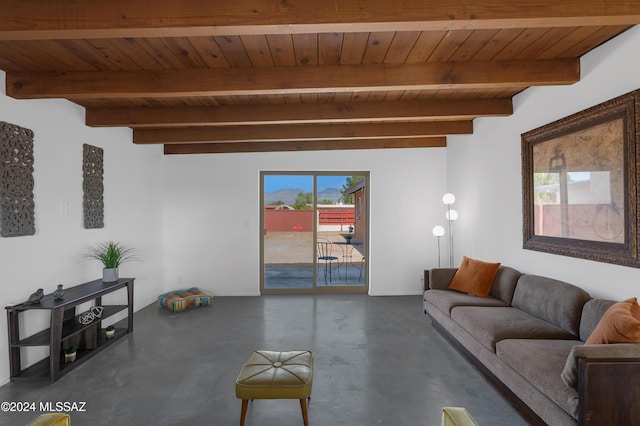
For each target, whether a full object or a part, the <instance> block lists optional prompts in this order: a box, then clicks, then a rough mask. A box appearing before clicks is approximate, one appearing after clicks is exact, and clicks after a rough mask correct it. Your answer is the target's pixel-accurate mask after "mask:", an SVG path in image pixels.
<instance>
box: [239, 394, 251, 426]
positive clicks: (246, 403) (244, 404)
mask: <svg viewBox="0 0 640 426" xmlns="http://www.w3.org/2000/svg"><path fill="white" fill-rule="evenodd" d="M248 406H249V400H248V399H243V400H242V410H241V411H240V426H244V419H245V418H246V417H247V407H248Z"/></svg>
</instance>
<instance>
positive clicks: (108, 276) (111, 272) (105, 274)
mask: <svg viewBox="0 0 640 426" xmlns="http://www.w3.org/2000/svg"><path fill="white" fill-rule="evenodd" d="M102 281H103V282H105V283H112V282H115V281H118V268H104V269H103V270H102Z"/></svg>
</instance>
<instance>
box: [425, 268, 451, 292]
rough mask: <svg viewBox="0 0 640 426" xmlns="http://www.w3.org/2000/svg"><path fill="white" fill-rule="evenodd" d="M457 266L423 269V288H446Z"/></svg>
mask: <svg viewBox="0 0 640 426" xmlns="http://www.w3.org/2000/svg"><path fill="white" fill-rule="evenodd" d="M457 270H458V268H433V269H429V270H426V271H424V289H425V290H429V289H436V290H446V289H447V287H449V283H450V282H451V280H452V279H453V276H454V275H455V274H456V271H457Z"/></svg>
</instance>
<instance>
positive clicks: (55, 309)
mask: <svg viewBox="0 0 640 426" xmlns="http://www.w3.org/2000/svg"><path fill="white" fill-rule="evenodd" d="M133 281H134V278H121V279H119V280H118V281H116V282H113V283H105V282H102V280H96V281H90V282H88V283H84V284H80V285H78V286H75V287H69V288H65V289H64V298H63V299H61V300H54V298H53V293H52V294H47V295H46V296H44V297H43V298H42V300H41V301H40V303H36V304H31V305H30V304H20V305H13V306H6V308H5V309H6V310H7V326H8V327H9V364H10V365H9V367H10V369H11V381H14V380H15V379H18V378H33V377H42V378H46V377H48V378H49V380H50V381H51V382H54V381H56V380H58V379H59V378H60V377H62V376H63V375H64V374H66V373H68V372H69V371H71V370H72V369H73V368H75V367H77V366H78V365H80V364H82V363H83V362H84V361H86V360H88V359H89V358H91V357H92V356H94V355H96V354H97V353H98V352H100V351H102V350H103V349H105V348H107V347H109V346H110V345H112V344H113V343H115V342H116V341H118V340H120V339H121V338H123V337H125V336H126V335H127V334H128V333H131V332H133ZM125 288H126V292H127V304H126V305H102V296H104V295H105V294H108V293H112V292H114V291H117V290H121V289H125ZM91 301H93V306H102V307H103V308H104V310H103V311H102V315H101V316H100V318H97V319H95V320H94V321H93V322H91V323H90V324H86V325H83V324H80V322H79V321H78V317H79V314H81V313H80V312H76V306H78V305H80V304H81V303H85V302H91ZM32 309H47V310H49V311H51V320H50V327H49V328H48V329H45V330H42V331H40V332H37V333H35V334H33V335H31V336H29V337H26V338H23V339H21V338H20V317H21V315H20V314H22V315H25V314H26V313H27V311H30V310H32ZM124 310H127V318H126V319H123V320H121V321H119V322H118V323H116V324H114V325H115V328H116V333H115V336H114V337H113V338H111V339H107V338H106V337H105V329H104V328H102V321H103V320H105V319H107V318H109V317H110V316H113V315H115V314H117V313H118V312H121V311H124ZM23 320H24V319H23ZM27 346H49V357H47V358H45V359H43V360H40V361H38V362H36V363H35V364H33V365H31V366H29V367H27V368H25V369H22V364H21V360H20V351H21V348H23V347H27ZM70 346H73V347H75V348H76V353H77V358H76V360H75V361H74V362H70V363H65V362H64V349H65V348H68V347H70Z"/></svg>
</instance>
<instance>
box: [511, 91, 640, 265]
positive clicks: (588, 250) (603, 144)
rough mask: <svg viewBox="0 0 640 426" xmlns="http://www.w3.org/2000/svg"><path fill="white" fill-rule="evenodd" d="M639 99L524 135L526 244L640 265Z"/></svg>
mask: <svg viewBox="0 0 640 426" xmlns="http://www.w3.org/2000/svg"><path fill="white" fill-rule="evenodd" d="M639 97H640V90H636V91H634V92H631V93H627V94H625V95H622V96H619V97H617V98H615V99H611V100H609V101H607V102H604V103H602V104H599V105H596V106H594V107H592V108H589V109H586V110H584V111H581V112H578V113H576V114H573V115H571V116H569V117H566V118H563V119H560V120H558V121H555V122H553V123H550V124H547V125H545V126H542V127H539V128H537V129H534V130H531V131H529V132H526V133H523V134H522V203H523V206H522V213H523V247H524V248H525V249H528V250H537V251H542V252H547V253H553V254H559V255H564V256H572V257H578V258H583V259H589V260H594V261H598V262H607V263H613V264H618V265H624V266H631V267H636V268H638V267H640V259H639V255H638V246H639V242H640V234H639V229H640V227H639V225H638V222H639V218H638V200H640V198H639V196H638V184H637V183H638V176H639V171H638V159H637V155H640V149H639V148H638V144H639V143H640V137H639V133H638V132H639V129H640V125H639V124H640V115H639V110H640V108H639V106H640V103H639V102H640V101H639Z"/></svg>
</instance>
